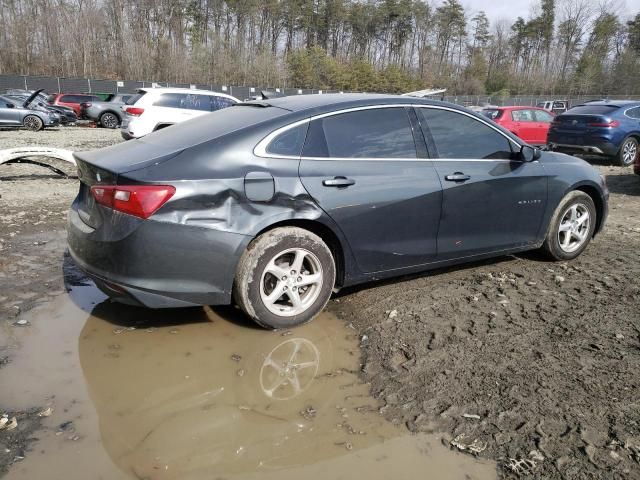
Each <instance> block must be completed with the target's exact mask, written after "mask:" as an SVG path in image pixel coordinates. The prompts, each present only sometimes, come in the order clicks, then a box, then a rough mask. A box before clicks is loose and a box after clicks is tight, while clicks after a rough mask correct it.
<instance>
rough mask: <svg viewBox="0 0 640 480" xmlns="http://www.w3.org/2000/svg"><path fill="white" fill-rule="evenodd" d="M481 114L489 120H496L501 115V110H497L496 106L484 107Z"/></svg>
mask: <svg viewBox="0 0 640 480" xmlns="http://www.w3.org/2000/svg"><path fill="white" fill-rule="evenodd" d="M482 114H483V115H484V116H485V117H487V118H490V119H491V120H498V119H499V118H500V117H502V110H498V109H497V108H485V109H484V110H482Z"/></svg>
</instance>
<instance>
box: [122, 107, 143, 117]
mask: <svg viewBox="0 0 640 480" xmlns="http://www.w3.org/2000/svg"><path fill="white" fill-rule="evenodd" d="M125 112H127V113H128V114H129V115H133V116H134V117H139V116H140V115H142V114H143V113H144V108H140V107H127V109H126V110H125Z"/></svg>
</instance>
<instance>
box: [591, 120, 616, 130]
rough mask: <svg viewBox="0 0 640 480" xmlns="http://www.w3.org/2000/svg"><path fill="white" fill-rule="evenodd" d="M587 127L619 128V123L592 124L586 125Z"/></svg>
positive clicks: (614, 121)
mask: <svg viewBox="0 0 640 480" xmlns="http://www.w3.org/2000/svg"><path fill="white" fill-rule="evenodd" d="M587 126H589V127H602V128H617V127H619V126H620V122H619V121H617V120H611V121H610V122H593V123H587Z"/></svg>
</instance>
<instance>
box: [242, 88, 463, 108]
mask: <svg viewBox="0 0 640 480" xmlns="http://www.w3.org/2000/svg"><path fill="white" fill-rule="evenodd" d="M394 104H402V105H446V106H448V107H451V108H455V109H456V110H466V109H465V108H464V107H460V106H459V105H454V104H450V103H447V102H441V101H439V100H428V99H425V98H418V97H410V96H403V95H385V94H376V93H325V94H317V93H316V94H309V95H291V96H288V97H277V98H270V99H266V100H254V101H250V102H245V103H244V105H248V106H259V107H277V108H282V109H283V110H289V111H291V112H304V111H311V112H313V113H321V112H330V111H333V110H339V109H343V108H350V107H361V106H369V105H394ZM239 106H242V104H241V105H239Z"/></svg>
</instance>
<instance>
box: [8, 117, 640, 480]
mask: <svg viewBox="0 0 640 480" xmlns="http://www.w3.org/2000/svg"><path fill="white" fill-rule="evenodd" d="M118 141H120V137H119V132H118V131H109V130H103V129H88V128H64V129H59V130H58V131H50V132H47V131H45V132H39V133H29V132H13V131H0V148H8V147H13V146H27V145H34V144H41V145H47V146H55V147H62V148H70V149H78V150H80V149H86V148H97V147H100V146H106V145H109V144H112V143H115V142H118ZM56 166H59V167H60V168H62V169H66V171H68V172H69V173H70V174H73V173H74V172H73V170H74V169H73V168H69V167H68V166H66V165H65V164H64V163H63V162H57V163H56ZM598 168H599V169H600V170H601V172H602V173H603V174H604V175H606V177H607V182H608V185H609V188H610V190H611V200H610V215H609V219H608V223H607V226H606V229H605V231H604V232H603V233H601V234H600V235H599V236H598V237H597V238H596V240H595V241H594V242H593V243H592V244H591V246H590V247H589V248H588V249H587V251H586V252H585V253H584V254H583V255H582V256H581V257H580V258H579V259H577V260H575V261H573V262H568V263H551V262H548V261H546V260H545V259H544V258H542V257H540V256H538V255H536V254H526V255H519V256H512V257H504V258H500V259H496V260H492V261H487V262H483V263H477V264H473V265H467V266H464V267H458V268H453V269H448V270H440V271H437V272H431V273H429V274H425V275H422V276H413V277H410V278H403V279H397V280H394V281H389V282H384V283H377V284H373V285H366V286H364V287H362V288H358V289H352V290H348V291H342V292H340V293H339V294H338V295H336V296H335V297H334V299H333V300H332V301H331V302H330V304H329V307H328V311H329V312H330V313H332V314H334V315H335V316H337V317H338V318H340V319H342V320H343V321H344V323H345V324H346V325H347V326H349V325H352V326H353V327H354V328H355V330H356V332H357V335H358V339H359V343H360V347H361V352H362V367H361V378H362V379H363V380H364V381H365V382H367V383H368V384H369V385H370V390H371V393H372V395H373V396H374V397H375V398H376V399H378V401H379V402H380V403H379V405H380V408H379V412H380V413H381V414H382V415H383V416H384V417H385V418H386V419H387V420H389V421H390V422H391V423H395V424H398V425H401V426H402V428H407V429H408V430H409V431H411V432H426V433H436V434H438V435H439V436H440V437H441V438H442V442H443V443H444V444H446V445H447V446H448V447H449V448H452V449H454V450H466V452H469V451H471V452H474V451H475V455H477V456H478V457H480V458H483V459H490V460H494V461H496V462H497V468H498V474H499V476H502V477H505V478H512V477H514V478H515V477H526V478H540V479H561V478H562V479H565V478H566V479H584V478H598V479H599V478H602V479H611V478H614V479H615V478H620V479H622V478H624V479H627V478H640V423H639V422H640V395H639V392H640V390H639V388H638V387H639V385H638V384H639V383H640V380H639V378H640V377H639V376H638V371H639V367H640V280H639V279H640V177H637V176H634V175H633V174H632V172H631V170H630V169H624V168H619V167H611V166H608V165H606V164H602V163H601V164H600V165H598ZM76 182H77V180H75V179H63V178H60V177H57V176H55V175H53V174H50V172H48V171H46V170H43V169H41V168H39V167H35V166H27V165H9V166H7V165H5V166H0V195H1V197H0V320H1V321H2V325H1V326H0V369H11V368H16V367H15V366H14V365H12V359H14V358H16V357H17V356H18V355H19V352H20V349H21V348H23V347H24V346H23V345H22V344H21V343H20V342H15V341H13V340H12V339H13V338H14V337H13V336H12V332H14V331H15V330H16V329H20V328H30V325H19V323H18V322H19V321H20V320H21V319H25V318H30V317H29V315H28V312H29V311H30V310H31V309H33V308H45V309H46V308H47V305H49V304H50V302H52V301H55V299H57V298H59V297H60V296H61V295H62V294H64V292H65V287H64V283H63V279H62V264H63V256H64V251H65V240H64V224H65V216H66V210H67V208H68V206H69V203H70V202H71V200H72V199H73V197H74V195H75V193H76V188H77V186H76ZM10 387H11V386H4V385H2V386H1V387H0V415H1V414H2V413H7V414H9V417H10V418H11V417H13V416H14V415H15V416H16V417H17V420H18V428H16V429H14V430H11V431H8V432H7V431H6V430H0V476H1V475H2V473H6V472H7V471H8V470H9V469H14V468H17V467H16V466H15V465H14V466H13V467H12V466H11V465H12V464H13V463H14V462H20V461H22V457H25V456H28V455H30V452H34V451H36V450H37V449H38V441H37V440H35V439H37V438H38V436H39V426H40V423H41V421H42V417H38V416H37V413H38V412H41V411H43V409H45V408H46V406H47V402H48V401H49V399H50V398H51V397H43V398H42V401H41V402H40V403H39V404H38V403H36V404H29V405H3V404H2V390H3V389H4V388H10ZM56 393H57V392H55V391H51V392H50V395H51V396H52V397H53V396H55V395H56ZM3 452H4V453H3Z"/></svg>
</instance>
